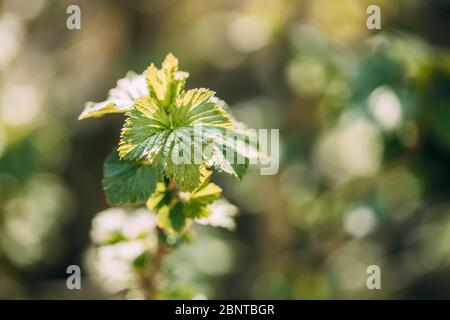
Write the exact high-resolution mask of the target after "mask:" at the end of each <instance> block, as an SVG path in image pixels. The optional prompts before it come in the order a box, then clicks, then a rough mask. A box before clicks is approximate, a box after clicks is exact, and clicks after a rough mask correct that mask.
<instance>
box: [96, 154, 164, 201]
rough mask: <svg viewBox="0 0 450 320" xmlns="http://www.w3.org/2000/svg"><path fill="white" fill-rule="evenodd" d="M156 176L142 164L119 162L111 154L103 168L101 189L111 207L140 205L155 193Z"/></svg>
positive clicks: (116, 156) (152, 170)
mask: <svg viewBox="0 0 450 320" xmlns="http://www.w3.org/2000/svg"><path fill="white" fill-rule="evenodd" d="M157 181H158V179H157V175H156V173H155V170H154V168H153V167H151V166H150V165H148V164H145V163H144V162H142V161H140V162H136V161H127V160H120V159H119V156H118V154H117V151H114V152H112V153H111V154H110V155H109V156H108V158H107V159H106V162H105V166H104V178H103V188H104V190H105V194H106V199H107V200H108V202H109V203H110V204H111V205H141V204H145V203H146V201H147V200H148V198H149V196H150V195H151V194H152V193H153V192H154V191H155V188H156V183H157Z"/></svg>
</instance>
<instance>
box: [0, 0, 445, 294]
mask: <svg viewBox="0 0 450 320" xmlns="http://www.w3.org/2000/svg"><path fill="white" fill-rule="evenodd" d="M69 4H78V5H79V6H80V7H81V13H82V28H81V30H73V31H70V30H67V29H66V26H65V19H66V17H67V15H66V13H65V10H66V7H67V6H68V5H69ZM368 4H378V5H380V7H381V12H382V30H380V31H370V30H367V28H366V27H365V22H366V17H367V14H366V8H367V6H368ZM449 17H450V5H448V4H447V3H446V2H445V1H439V0H435V1H426V2H425V1H418V0H408V1H407V0H396V1H388V0H385V1H381V0H378V1H359V0H340V1H334V0H314V1H312V0H302V1H300V0H297V1H293V0H284V1H281V0H263V1H256V0H253V1H218V0H212V1H211V0H210V1H205V0H189V1H187V0H186V1H185V0H183V1H179V0H177V1H175V0H167V1H152V2H147V1H143V0H140V1H130V2H125V1H108V2H107V1H75V3H74V2H70V3H69V2H67V1H54V0H39V1H32V2H30V1H25V0H14V1H13V0H4V1H3V2H2V3H1V13H0V39H1V43H2V50H1V51H0V74H1V78H0V188H1V189H0V297H1V298H98V297H113V298H114V297H117V295H115V294H114V293H115V292H117V291H115V290H112V291H111V290H105V288H104V287H102V286H100V285H98V283H99V282H98V281H97V280H98V279H102V276H104V273H102V274H98V273H97V272H95V270H96V269H95V268H92V267H88V266H89V265H91V264H92V262H93V261H94V260H93V259H91V258H90V257H91V254H90V250H87V248H88V247H89V246H90V244H91V240H90V236H89V230H90V228H91V220H92V217H93V216H94V214H95V213H96V212H99V211H102V210H104V209H105V208H107V204H106V201H105V199H104V196H103V193H102V189H101V178H102V162H103V160H104V159H105V158H106V157H107V155H108V154H109V153H110V152H111V150H112V149H113V147H114V146H115V145H116V144H117V141H118V139H119V136H118V132H119V128H120V127H121V125H122V121H123V118H121V117H120V116H118V117H110V118H107V119H105V120H106V121H88V122H86V123H79V122H77V121H76V118H77V116H78V114H79V113H80V111H81V110H82V107H83V103H84V102H85V101H88V100H94V101H100V100H102V99H104V98H105V96H104V95H103V93H105V92H106V90H107V89H108V88H110V87H113V86H114V83H115V81H116V79H118V78H120V77H122V76H123V75H124V74H125V73H126V72H127V71H128V70H130V69H132V70H135V71H140V70H143V69H144V68H145V67H146V66H147V65H148V63H149V62H151V61H161V60H162V58H163V57H164V55H165V53H167V52H173V53H174V54H176V55H177V56H178V57H179V58H180V61H182V63H183V65H182V66H181V67H182V69H185V70H189V71H190V74H191V78H190V80H191V82H190V86H192V87H205V86H206V87H211V89H212V90H214V91H216V92H217V93H218V95H219V96H220V97H221V98H223V99H225V100H226V101H227V102H229V103H230V107H231V110H232V111H233V113H235V114H236V117H237V118H238V119H239V120H241V121H243V122H245V123H247V124H248V125H249V127H253V128H279V129H280V139H281V162H280V172H279V173H278V174H277V175H274V176H260V175H259V172H258V171H257V170H254V171H251V172H249V173H248V175H247V176H246V178H245V179H244V180H243V181H242V182H240V183H238V184H237V183H236V182H235V181H233V180H232V179H228V178H226V177H223V176H217V177H215V179H219V180H222V181H220V184H221V185H222V186H224V188H223V189H224V193H225V195H226V196H227V198H229V199H230V201H231V202H232V203H234V204H235V205H236V206H238V207H239V208H240V212H241V214H240V215H239V216H238V218H237V229H236V231H235V232H229V231H226V230H211V228H208V227H207V226H201V227H199V231H198V233H199V235H198V238H197V240H196V241H195V242H193V243H192V244H188V245H186V246H184V247H183V246H182V247H180V248H179V251H178V252H177V254H174V256H173V257H170V259H167V261H166V262H165V263H166V265H165V268H167V270H168V273H169V275H170V277H172V278H173V279H175V280H176V281H175V284H174V285H173V286H175V287H170V288H169V287H168V288H167V293H165V294H164V295H162V296H161V297H165V298H177V297H178V298H179V297H182V298H183V297H184V298H185V297H194V295H193V294H192V292H202V293H203V294H204V296H205V297H208V298H276V299H310V298H318V299H327V298H337V299H341V298H369V299H379V298H450V203H449V199H450V182H449V181H450V171H449V164H450V129H449V124H450V109H449V104H450V90H448V88H449V87H450V50H449V48H450V37H449V34H448V32H446V30H449V28H450V19H449ZM116 249H117V252H125V253H129V252H132V251H129V250H131V249H127V248H125V249H123V248H119V247H117V248H116ZM116 249H114V250H112V249H111V250H109V251H110V253H108V254H107V255H106V256H107V257H110V256H115V252H116V251H115V250H116ZM111 252H112V253H111ZM113 253H114V254H113ZM70 264H79V265H83V266H86V268H82V270H83V290H81V291H69V290H67V289H66V285H65V277H66V273H65V272H66V267H67V266H68V265H70ZM372 264H376V265H379V266H380V267H381V271H382V290H380V291H377V290H368V289H367V288H366V278H367V274H366V268H367V266H368V265H372ZM100 270H101V271H103V272H105V271H108V270H104V269H100ZM109 271H111V270H109ZM112 272H113V273H112V274H113V278H112V280H111V281H112V286H113V287H115V288H117V287H120V285H121V283H122V282H121V281H122V280H123V278H120V276H121V275H122V276H123V275H124V274H125V275H126V273H124V271H123V270H122V271H121V269H118V270H112ZM114 272H115V273H114ZM121 272H122V273H121ZM177 281H178V283H176V282H177ZM186 283H193V286H194V287H195V288H190V287H186ZM139 297H140V296H139V295H134V294H133V292H132V291H131V292H130V293H129V295H127V296H126V298H139ZM202 297H203V296H196V298H202Z"/></svg>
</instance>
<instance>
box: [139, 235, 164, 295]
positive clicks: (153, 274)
mask: <svg viewBox="0 0 450 320" xmlns="http://www.w3.org/2000/svg"><path fill="white" fill-rule="evenodd" d="M157 231H158V239H159V240H158V247H157V249H156V253H155V255H154V256H153V257H152V260H151V262H150V265H149V266H148V268H147V270H145V272H143V273H141V274H140V279H141V286H142V288H143V290H144V295H145V299H149V300H152V299H155V298H156V293H157V291H158V274H159V271H160V268H161V265H162V262H163V258H164V257H165V255H166V254H167V253H169V252H170V251H171V247H170V246H169V245H168V244H166V243H162V241H161V240H160V239H161V233H162V232H163V230H162V229H160V228H157Z"/></svg>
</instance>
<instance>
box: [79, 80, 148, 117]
mask: <svg viewBox="0 0 450 320" xmlns="http://www.w3.org/2000/svg"><path fill="white" fill-rule="evenodd" d="M147 95H148V90H147V87H146V85H145V77H144V75H142V74H141V75H137V74H136V73H134V72H132V71H130V72H128V73H127V75H126V77H125V78H122V79H120V80H118V81H117V85H116V87H115V88H114V89H111V90H110V91H109V96H108V98H107V99H106V100H105V101H103V102H98V103H96V102H87V103H86V105H85V108H84V110H83V112H82V113H81V114H80V116H79V117H78V120H82V119H87V118H93V117H101V116H103V115H105V114H107V113H124V112H127V111H128V110H130V109H131V107H132V106H133V104H134V101H135V100H136V99H138V98H139V97H143V96H147Z"/></svg>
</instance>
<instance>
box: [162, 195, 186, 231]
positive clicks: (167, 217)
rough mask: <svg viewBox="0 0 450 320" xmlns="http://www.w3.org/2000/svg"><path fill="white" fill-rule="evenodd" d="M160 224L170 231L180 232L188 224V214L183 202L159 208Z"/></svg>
mask: <svg viewBox="0 0 450 320" xmlns="http://www.w3.org/2000/svg"><path fill="white" fill-rule="evenodd" d="M157 218H158V225H159V227H160V228H162V229H164V230H166V231H168V232H169V233H180V232H182V231H183V229H184V227H185V226H186V216H185V214H184V211H183V204H182V203H181V202H177V203H175V204H174V205H173V206H163V207H161V208H160V209H159V210H158V214H157Z"/></svg>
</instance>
